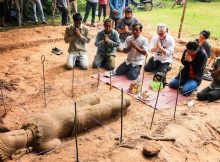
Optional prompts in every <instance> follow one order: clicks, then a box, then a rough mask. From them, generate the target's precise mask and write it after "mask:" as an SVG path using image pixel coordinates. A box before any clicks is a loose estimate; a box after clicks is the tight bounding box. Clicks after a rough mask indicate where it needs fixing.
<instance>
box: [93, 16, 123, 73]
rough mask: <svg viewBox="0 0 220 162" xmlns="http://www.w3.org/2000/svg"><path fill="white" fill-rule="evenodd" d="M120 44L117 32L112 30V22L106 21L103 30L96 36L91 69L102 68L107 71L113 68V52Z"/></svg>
mask: <svg viewBox="0 0 220 162" xmlns="http://www.w3.org/2000/svg"><path fill="white" fill-rule="evenodd" d="M119 44H120V40H119V35H118V32H117V31H116V30H114V29H112V20H111V19H106V20H105V22H104V29H103V30H101V31H99V32H98V34H97V36H96V41H95V46H96V47H98V49H97V53H96V55H95V58H94V60H93V64H92V65H93V68H98V67H104V68H105V69H107V70H113V69H114V68H115V51H116V47H118V46H119Z"/></svg>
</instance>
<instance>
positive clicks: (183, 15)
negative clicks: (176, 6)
mask: <svg viewBox="0 0 220 162" xmlns="http://www.w3.org/2000/svg"><path fill="white" fill-rule="evenodd" d="M187 1H188V0H186V3H185V4H184V6H183V13H182V17H181V22H180V27H179V33H178V39H180V37H181V32H182V26H183V20H184V17H185V11H186V5H187Z"/></svg>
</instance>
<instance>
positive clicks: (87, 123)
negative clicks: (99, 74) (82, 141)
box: [0, 94, 130, 161]
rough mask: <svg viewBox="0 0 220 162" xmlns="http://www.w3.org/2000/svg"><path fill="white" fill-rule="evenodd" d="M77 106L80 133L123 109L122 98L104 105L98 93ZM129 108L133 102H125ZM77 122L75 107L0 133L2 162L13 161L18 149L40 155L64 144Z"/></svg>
mask: <svg viewBox="0 0 220 162" xmlns="http://www.w3.org/2000/svg"><path fill="white" fill-rule="evenodd" d="M76 103H77V121H78V130H77V132H83V131H84V130H85V129H88V128H92V127H94V126H96V125H98V123H97V121H99V122H102V121H104V120H107V119H109V118H111V117H113V116H115V115H116V114H118V113H119V112H120V109H121V99H113V100H111V101H107V102H102V103H100V99H99V98H98V97H97V95H95V94H90V95H85V96H82V97H81V98H79V99H78V100H77V101H76ZM129 105H130V101H129V100H127V99H124V101H123V110H126V109H127V107H128V106H129ZM94 119H95V120H94ZM96 120H97V121H96ZM74 121H75V110H74V106H73V105H72V106H69V107H62V108H59V109H55V110H50V111H48V112H45V113H40V114H36V115H34V116H33V117H31V118H30V119H28V120H27V121H25V122H24V123H23V125H22V127H21V129H18V130H12V131H9V132H5V133H0V161H5V160H7V159H9V158H10V157H11V156H12V154H14V153H15V152H16V151H17V150H19V149H23V148H26V147H32V148H33V151H36V152H44V151H45V152H46V151H48V150H52V149H54V148H55V147H57V146H59V145H61V141H60V139H61V138H64V137H69V136H71V135H73V134H74V133H75V130H76V128H75V127H74V125H75V123H74Z"/></svg>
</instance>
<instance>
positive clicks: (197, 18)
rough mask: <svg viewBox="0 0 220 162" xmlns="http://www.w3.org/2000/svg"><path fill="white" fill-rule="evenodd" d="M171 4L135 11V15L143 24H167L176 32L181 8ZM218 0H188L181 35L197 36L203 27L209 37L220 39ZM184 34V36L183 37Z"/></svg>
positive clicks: (219, 2)
mask: <svg viewBox="0 0 220 162" xmlns="http://www.w3.org/2000/svg"><path fill="white" fill-rule="evenodd" d="M171 6H172V4H171V3H170V2H169V4H168V5H167V6H166V8H163V9H160V8H156V9H155V8H153V10H152V11H137V10H136V11H135V16H136V17H137V18H139V19H140V21H141V22H142V23H143V25H148V26H152V27H155V29H156V25H157V24H158V23H165V24H167V25H168V27H169V30H170V31H171V32H172V33H175V34H177V33H178V31H179V25H180V19H181V15H182V11H183V8H181V7H179V6H175V7H174V9H171ZM219 28H220V1H212V2H211V3H202V2H188V4H187V8H186V14H185V19H184V23H183V28H182V35H183V34H184V35H185V36H197V35H198V33H199V32H200V31H201V30H203V29H208V30H209V31H210V32H211V37H214V38H217V39H220V29H219ZM185 36H184V37H185Z"/></svg>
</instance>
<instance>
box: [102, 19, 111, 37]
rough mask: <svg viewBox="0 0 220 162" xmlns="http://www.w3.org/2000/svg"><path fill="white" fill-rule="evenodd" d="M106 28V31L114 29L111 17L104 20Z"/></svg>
mask: <svg viewBox="0 0 220 162" xmlns="http://www.w3.org/2000/svg"><path fill="white" fill-rule="evenodd" d="M104 28H105V29H104V30H105V33H107V34H108V33H110V32H111V31H112V20H111V19H106V20H105V21H104Z"/></svg>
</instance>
